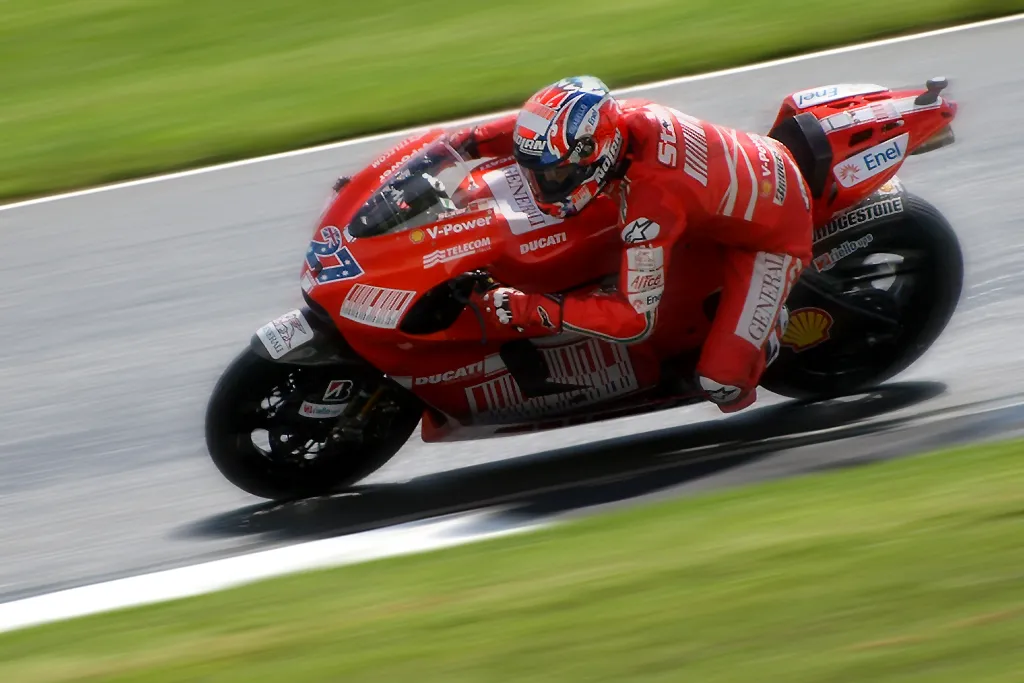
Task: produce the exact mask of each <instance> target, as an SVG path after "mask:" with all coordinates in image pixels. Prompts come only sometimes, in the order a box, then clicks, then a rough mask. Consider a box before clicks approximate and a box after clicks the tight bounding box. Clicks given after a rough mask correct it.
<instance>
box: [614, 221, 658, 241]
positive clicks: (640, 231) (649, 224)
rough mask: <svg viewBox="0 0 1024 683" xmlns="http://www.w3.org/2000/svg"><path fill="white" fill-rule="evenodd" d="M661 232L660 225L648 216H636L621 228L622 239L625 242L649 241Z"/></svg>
mask: <svg viewBox="0 0 1024 683" xmlns="http://www.w3.org/2000/svg"><path fill="white" fill-rule="evenodd" d="M660 233H661V226H660V225H659V224H657V223H655V222H654V221H652V220H651V219H650V218H637V219H636V220H634V221H631V222H630V223H629V224H627V225H626V227H624V228H623V229H622V241H623V242H625V243H627V244H636V243H638V242H650V241H651V240H653V239H655V238H656V237H657V236H658V235H659V234H660Z"/></svg>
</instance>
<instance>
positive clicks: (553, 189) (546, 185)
mask: <svg viewBox="0 0 1024 683" xmlns="http://www.w3.org/2000/svg"><path fill="white" fill-rule="evenodd" d="M522 171H523V174H524V175H525V176H526V179H527V180H528V181H529V182H530V189H531V190H533V194H534V195H536V197H537V199H539V200H541V201H543V202H548V203H556V202H561V201H564V200H566V199H567V198H568V197H569V195H571V194H572V193H573V192H574V191H575V190H576V188H577V187H579V186H580V185H582V184H583V182H584V181H585V180H586V179H587V168H585V167H581V166H578V165H576V164H566V165H564V166H555V167H550V166H549V167H546V168H540V169H535V168H523V169H522Z"/></svg>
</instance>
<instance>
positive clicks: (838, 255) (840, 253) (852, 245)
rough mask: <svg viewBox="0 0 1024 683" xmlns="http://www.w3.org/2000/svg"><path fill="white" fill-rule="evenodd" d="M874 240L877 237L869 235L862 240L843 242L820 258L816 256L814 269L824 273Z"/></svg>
mask: <svg viewBox="0 0 1024 683" xmlns="http://www.w3.org/2000/svg"><path fill="white" fill-rule="evenodd" d="M874 239H875V236H874V235H872V234H871V233H868V234H867V235H864V236H863V237H861V238H860V239H856V240H852V241H846V242H843V243H842V244H840V245H839V246H838V247H835V248H834V249H830V250H829V251H827V252H825V253H824V254H821V255H820V256H816V257H815V258H814V267H815V268H817V269H818V272H819V273H824V272H825V271H826V270H829V269H831V268H832V267H833V266H835V265H836V264H837V263H839V262H840V261H842V260H843V259H844V258H846V257H847V256H849V255H850V254H852V253H854V252H855V251H858V250H860V249H864V248H865V247H867V246H868V245H869V244H871V242H872V240H874Z"/></svg>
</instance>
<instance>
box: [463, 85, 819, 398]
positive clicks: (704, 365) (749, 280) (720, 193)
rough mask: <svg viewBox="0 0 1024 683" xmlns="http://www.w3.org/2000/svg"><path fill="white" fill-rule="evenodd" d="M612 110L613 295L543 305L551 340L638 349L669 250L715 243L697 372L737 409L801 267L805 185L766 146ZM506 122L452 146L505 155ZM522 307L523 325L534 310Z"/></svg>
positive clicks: (807, 218) (591, 293)
mask: <svg viewBox="0 0 1024 683" xmlns="http://www.w3.org/2000/svg"><path fill="white" fill-rule="evenodd" d="M622 106H623V112H624V115H625V119H626V125H627V130H628V135H627V138H628V139H627V141H626V157H625V158H626V160H627V161H628V166H627V168H626V171H625V174H624V177H623V178H622V183H623V189H624V194H623V196H624V198H625V201H624V202H623V204H624V206H623V211H622V216H621V219H622V232H621V235H622V240H623V248H622V260H621V267H620V272H619V281H618V289H617V291H614V292H608V291H607V290H604V289H600V288H599V287H594V288H591V289H586V290H583V291H577V292H573V293H571V294H569V295H566V296H564V297H563V298H562V304H561V307H560V310H552V306H551V301H550V299H544V303H543V307H544V309H545V312H546V313H548V314H549V315H550V317H551V318H552V320H553V321H554V322H555V328H554V330H553V331H554V332H555V333H557V332H560V331H562V330H571V331H575V332H580V333H583V334H588V335H593V336H597V337H600V338H603V339H607V340H609V341H616V342H622V343H632V342H637V341H640V340H643V339H645V338H646V337H647V336H648V335H649V334H650V333H651V332H652V330H653V329H654V327H655V325H656V323H657V315H658V303H659V301H660V298H661V295H662V292H663V291H664V284H665V282H666V279H667V278H669V277H672V262H671V258H670V255H671V253H672V248H673V246H674V245H675V243H676V242H677V241H678V240H679V239H680V238H681V237H682V236H683V235H684V234H686V233H690V234H693V235H699V236H700V237H702V238H704V239H709V240H711V241H713V242H716V243H718V244H720V245H721V246H722V248H723V249H724V250H725V253H724V259H723V260H724V263H725V273H724V287H723V291H722V292H721V298H720V302H719V305H718V309H717V312H716V314H715V318H714V321H713V322H712V325H711V330H710V332H709V335H708V337H707V339H706V341H705V343H704V345H703V347H702V349H701V353H700V358H699V361H698V364H697V368H696V369H697V374H698V376H699V377H700V378H701V381H700V383H701V385H702V387H703V389H704V390H705V392H706V393H708V395H709V397H710V398H711V399H712V400H714V401H715V402H716V403H718V404H719V405H720V407H722V409H723V410H726V411H731V410H735V409H739V408H742V407H745V406H746V405H749V404H750V403H752V402H753V400H754V398H755V388H756V386H757V384H758V382H759V381H760V377H761V374H762V373H763V372H764V368H765V363H766V354H765V348H764V347H765V344H766V342H767V341H768V339H769V337H770V335H771V334H772V333H773V332H775V333H776V334H778V333H779V331H778V330H777V329H776V323H777V320H778V316H779V313H780V310H781V308H782V305H783V304H784V303H785V301H786V298H787V297H788V296H789V291H790V288H791V287H792V285H793V283H794V282H795V281H796V278H797V277H798V275H799V274H800V272H801V270H802V269H803V268H804V267H805V266H806V265H807V264H808V263H809V262H810V260H811V234H812V218H811V207H810V199H809V195H810V192H809V188H808V186H807V183H806V181H805V180H804V179H803V176H802V175H801V173H800V171H799V170H798V169H797V167H796V164H795V162H794V161H793V159H792V157H791V156H790V154H789V152H788V150H786V149H785V147H783V146H782V145H781V144H780V143H777V142H776V141H775V140H772V139H770V138H767V137H763V136H760V135H757V134H754V133H746V132H742V131H738V130H734V129H731V128H726V127H723V126H718V125H715V124H712V123H709V122H706V121H701V120H698V119H696V118H693V117H691V116H688V115H686V114H683V113H682V112H679V111H676V110H674V109H671V108H669V107H665V106H662V105H659V104H656V103H652V102H648V101H640V100H627V101H625V102H623V103H622ZM514 122H515V115H514V114H513V115H510V116H507V117H503V118H502V119H499V120H497V121H495V122H493V123H491V124H487V125H483V126H479V127H477V128H475V129H472V130H471V132H464V133H463V134H462V136H461V137H459V135H458V134H457V135H456V136H454V137H453V139H454V140H455V141H456V144H459V141H460V140H461V141H462V145H461V146H462V147H463V149H464V150H466V151H467V152H468V153H469V154H471V155H473V156H477V157H490V156H507V155H511V154H512V130H513V127H514ZM467 140H470V142H467ZM583 211H584V212H585V211H586V207H584V209H583ZM521 308H522V310H523V313H524V314H525V315H529V314H530V311H534V310H536V309H537V302H534V301H532V300H531V301H528V302H526V303H525V304H523V305H522V306H521ZM556 319H557V320H556ZM547 322H548V321H545V323H547ZM545 326H548V325H545ZM538 327H540V326H539V325H538ZM541 329H543V328H541ZM776 341H778V340H777V339H776ZM706 380H710V381H706ZM724 406H730V407H729V408H726V407H724Z"/></svg>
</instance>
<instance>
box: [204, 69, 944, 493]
mask: <svg viewBox="0 0 1024 683" xmlns="http://www.w3.org/2000/svg"><path fill="white" fill-rule="evenodd" d="M946 86H947V83H946V80H945V79H943V78H935V79H930V80H929V81H927V84H926V87H925V89H923V90H922V89H919V88H918V89H914V90H894V89H890V88H887V87H884V86H879V85H874V84H850V83H842V84H834V85H828V86H824V87H818V88H812V89H809V90H804V91H800V92H796V93H793V94H790V95H788V96H787V97H786V98H785V99H784V100H783V102H782V105H781V107H780V109H779V110H778V114H777V117H776V119H775V121H774V123H773V125H772V127H771V129H770V131H769V132H768V134H767V136H766V137H767V138H768V139H769V142H771V144H776V143H778V144H781V145H784V146H785V147H786V148H788V150H790V152H791V153H792V155H793V157H794V158H795V160H796V162H797V165H798V167H799V169H800V171H801V172H802V174H803V176H804V178H805V180H806V182H807V187H806V188H805V187H804V185H803V183H800V182H791V183H790V188H789V190H788V191H794V188H793V185H795V186H796V187H797V189H798V190H799V191H800V192H801V193H803V194H804V199H805V201H806V202H808V204H810V205H811V208H812V211H813V215H814V225H815V229H814V238H813V242H814V258H813V264H812V265H810V266H809V267H807V268H806V269H805V270H804V272H803V274H802V275H801V277H800V279H799V280H798V281H797V283H796V284H795V286H794V288H793V290H792V293H791V296H790V298H789V300H788V308H789V312H790V319H789V325H788V328H787V330H786V333H785V337H784V339H783V347H782V350H781V351H780V353H779V355H778V356H777V358H776V360H775V362H774V363H773V364H772V365H771V366H770V367H769V368H768V371H767V372H766V373H765V375H764V378H763V380H762V383H761V386H762V387H763V388H765V389H767V390H769V391H771V392H773V393H775V394H778V395H781V396H783V397H789V398H796V399H811V400H814V399H823V398H827V397H829V396H835V395H840V394H845V393H850V392H856V391H858V390H863V389H867V388H870V387H873V386H876V385H878V384H880V383H882V382H884V381H885V380H887V379H889V378H891V377H892V376H894V375H896V374H897V373H899V372H901V371H902V370H904V369H906V368H907V367H908V366H910V365H911V364H912V363H913V362H915V361H916V360H917V359H918V358H919V357H920V356H921V355H922V354H923V353H924V352H925V351H926V350H927V349H928V348H929V346H931V344H932V343H933V342H934V341H935V339H936V338H937V337H938V336H939V334H940V333H941V332H942V331H943V329H944V328H945V327H946V325H947V323H948V321H949V319H950V317H951V316H952V314H953V312H954V309H955V308H956V306H957V303H958V301H959V298H960V293H961V288H962V282H963V258H962V253H961V248H960V245H959V242H958V240H957V237H956V234H955V233H954V231H953V230H952V228H951V227H950V225H949V223H948V222H947V221H946V219H945V218H944V217H943V216H942V215H941V214H940V212H939V211H938V210H937V209H936V208H935V207H934V206H932V205H931V204H929V203H928V202H927V201H926V200H924V199H922V198H921V197H919V196H916V195H914V194H911V193H910V192H908V191H907V189H906V188H905V186H904V185H903V183H902V182H901V181H900V180H899V178H898V177H897V172H898V171H899V170H900V168H901V166H902V164H903V163H904V161H905V160H906V158H907V157H908V156H910V155H915V154H922V153H925V152H928V151H931V150H935V149H938V148H940V147H944V146H946V145H949V144H951V143H952V142H953V141H954V136H953V132H952V129H951V127H950V124H951V122H952V120H953V119H954V117H955V115H956V110H957V105H956V103H955V102H953V101H951V100H949V99H948V98H944V97H942V96H941V92H942V91H943V90H944V89H945V88H946ZM679 116H682V115H681V114H680V115H679ZM445 140H446V138H445V137H444V135H443V131H442V130H440V129H434V130H428V131H426V132H424V133H423V134H421V135H416V136H413V137H411V138H409V139H407V140H405V141H403V142H401V143H399V144H398V145H397V146H395V147H394V148H393V149H391V150H390V151H388V152H387V153H385V154H384V155H382V156H381V157H380V158H378V159H376V160H374V161H373V162H372V163H370V164H369V165H368V166H366V167H365V168H364V169H363V170H361V171H360V172H359V173H357V174H356V175H354V176H352V177H351V178H342V179H339V181H338V182H337V183H336V184H335V186H334V188H333V192H332V195H331V198H330V199H329V201H328V202H327V205H326V207H325V209H324V210H323V212H322V214H321V216H320V219H319V221H318V224H317V226H316V228H315V230H314V234H313V237H312V240H311V242H310V244H309V248H308V249H307V251H306V253H305V258H304V260H303V263H302V268H301V273H300V275H299V278H300V282H301V289H302V296H303V299H304V305H302V306H301V307H299V308H297V309H295V310H292V311H290V312H288V313H285V314H284V315H282V316H281V317H279V318H277V319H276V320H273V321H271V322H270V323H268V324H266V325H264V326H263V327H261V328H259V329H258V330H257V331H256V333H255V334H254V335H253V336H252V338H251V340H250V343H249V345H248V346H247V347H246V348H245V349H243V350H242V351H241V353H240V354H239V355H238V356H237V357H236V358H235V359H234V360H233V361H232V362H231V363H230V365H229V366H228V367H227V369H226V370H225V371H224V372H223V374H222V375H221V377H220V379H219V381H218V382H217V384H216V387H215V388H214V390H213V394H212V396H211V398H210V401H209V405H208V407H207V414H206V443H207V447H208V450H209V453H210V456H211V458H212V460H213V462H214V463H215V465H216V466H217V468H218V469H219V470H220V472H221V473H222V474H223V475H224V476H225V477H226V478H227V479H228V480H229V481H231V482H232V483H233V484H235V485H236V486H238V487H239V488H241V489H243V490H245V491H247V492H249V493H251V494H253V495H256V496H259V497H264V498H269V499H276V500H288V499H296V498H304V497H311V496H317V495H326V494H330V493H333V492H337V491H340V490H342V489H343V488H344V487H346V486H350V485H352V484H353V483H355V482H357V481H359V480H360V479H362V478H364V477H366V476H367V475H369V474H370V473H372V472H374V471H375V470H377V469H378V468H380V467H381V466H382V465H383V464H384V463H386V462H387V461H388V460H389V459H390V458H392V457H393V456H394V455H395V453H397V452H398V451H399V450H400V449H401V448H402V446H403V445H404V444H405V443H406V442H407V440H408V439H409V438H410V436H411V435H412V434H413V433H414V432H415V430H416V428H417V426H420V437H421V438H422V440H423V441H425V442H428V443H436V442H443V441H455V440H469V439H482V438H490V437H496V436H501V435H508V434H521V433H524V432H532V431H538V430H546V429H553V428H558V427H565V426H569V425H578V424H583V423H587V422H595V421H600V420H607V419H611V418H618V417H624V416H628V415H637V414H641V413H648V412H651V411H655V410H664V409H668V408H675V407H679V406H683V405H688V404H692V403H697V402H701V401H704V400H706V399H705V398H704V396H703V394H701V393H700V392H699V391H698V390H696V388H695V387H694V386H693V384H692V372H693V367H694V365H695V361H696V357H697V354H699V350H700V347H701V343H702V340H703V335H705V334H706V333H707V330H708V328H709V324H710V321H711V319H712V317H713V315H714V310H715V306H716V304H717V293H718V291H719V288H720V286H721V275H720V273H718V272H716V270H715V268H714V263H715V258H714V254H713V251H712V248H711V247H710V246H708V245H701V244H698V243H690V244H689V245H687V248H686V249H685V250H684V252H683V253H679V254H676V253H675V252H673V256H672V259H673V263H674V264H678V265H677V266H676V267H675V268H674V269H673V272H674V273H675V274H680V277H678V278H676V279H677V280H679V282H676V283H665V284H666V289H665V291H664V294H663V298H662V300H661V303H660V305H659V311H662V310H663V311H665V313H664V314H663V316H661V320H660V322H659V329H660V328H666V329H667V330H668V334H667V336H666V335H663V336H662V337H661V338H660V339H661V342H659V344H658V345H654V344H652V343H649V342H648V341H643V342H640V343H636V344H630V345H624V344H618V343H613V342H611V341H606V340H603V339H599V338H596V337H589V336H587V337H585V336H580V335H575V334H569V333H566V334H560V335H553V336H546V337H542V338H534V339H522V338H519V335H517V333H516V332H515V331H514V330H510V329H509V327H510V326H506V325H500V324H498V323H497V321H496V320H495V319H494V318H493V316H485V315H483V314H482V312H481V310H480V308H479V306H478V305H477V304H475V303H474V301H475V299H474V298H473V294H474V292H476V293H479V292H481V291H485V290H486V289H487V288H488V287H490V286H493V283H495V282H500V283H502V284H506V285H511V286H514V287H517V288H518V289H521V290H523V291H526V292H566V291H570V290H572V289H573V288H575V287H579V286H583V285H585V284H590V283H594V282H602V281H609V282H614V281H615V277H616V272H617V269H618V267H619V261H618V259H619V256H618V254H619V251H620V249H621V246H620V245H621V238H620V236H619V229H618V227H617V224H618V219H619V208H618V203H617V202H609V203H605V204H603V203H601V202H600V201H598V199H595V200H594V201H593V202H592V204H591V206H588V208H587V212H588V215H589V217H590V219H591V220H590V222H589V223H588V227H584V226H583V225H582V224H579V223H578V222H577V223H574V219H573V218H569V219H564V220H562V219H557V218H554V217H551V216H548V215H547V214H544V213H542V212H541V211H540V210H539V209H538V208H537V205H536V203H535V201H534V198H533V195H532V194H531V192H530V188H529V184H528V183H527V182H525V179H524V178H523V177H522V175H521V174H520V172H519V169H518V166H517V165H516V164H515V163H513V162H512V160H511V158H508V159H491V160H486V161H483V162H475V163H477V165H476V166H473V165H471V163H470V162H467V161H466V160H465V159H463V158H462V157H460V155H459V154H458V153H457V152H456V151H455V150H454V149H453V148H452V147H450V146H449V145H448V144H447V143H446V142H445ZM685 142H686V144H700V142H701V141H700V140H699V139H698V138H696V137H694V138H687V139H686V140H685ZM698 151H699V150H698ZM704 153H705V155H706V151H705V152H704ZM780 171H781V173H780V172H778V171H776V172H775V173H774V174H766V178H765V179H764V180H763V181H762V182H763V184H764V185H765V186H764V187H763V191H765V192H767V194H766V196H769V197H770V196H773V195H774V194H775V193H785V192H786V191H787V189H786V187H785V183H786V178H785V175H786V172H785V169H784V168H782V169H780ZM791 180H792V179H791ZM808 188H809V191H810V196H809V197H808V196H807V194H806V192H807V189H808ZM601 212H605V213H606V214H607V215H606V216H604V218H606V221H605V224H606V225H607V227H606V228H604V229H599V230H596V231H595V230H594V229H593V218H594V216H595V215H596V216H598V217H600V216H601ZM709 264H711V265H709ZM687 273H695V274H699V277H698V276H697V275H694V276H693V277H687V275H686V274H687ZM673 286H674V287H675V289H673ZM476 300H478V299H476ZM666 338H668V339H671V340H673V341H672V343H671V344H668V345H666V343H665V342H664V340H665V339H666ZM680 359H683V361H680Z"/></svg>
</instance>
